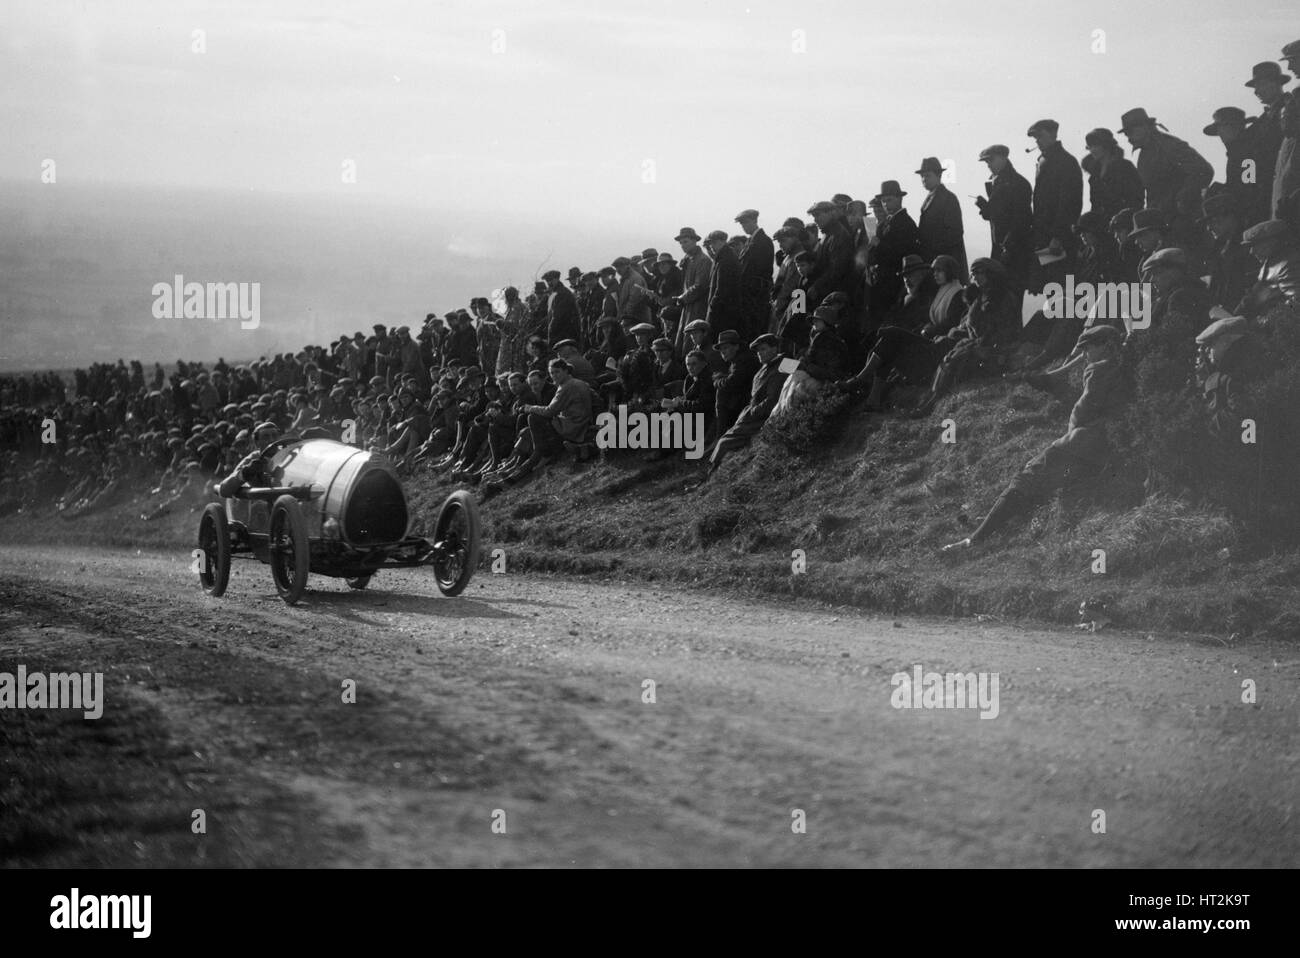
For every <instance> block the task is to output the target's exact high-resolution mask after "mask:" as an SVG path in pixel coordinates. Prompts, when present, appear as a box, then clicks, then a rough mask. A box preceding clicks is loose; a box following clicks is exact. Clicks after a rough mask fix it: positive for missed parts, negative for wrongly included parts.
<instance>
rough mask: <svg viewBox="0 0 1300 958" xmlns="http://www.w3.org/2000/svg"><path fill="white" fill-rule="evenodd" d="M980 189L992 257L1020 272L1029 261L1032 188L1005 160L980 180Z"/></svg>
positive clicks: (1031, 254) (1014, 271)
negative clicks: (994, 173)
mask: <svg viewBox="0 0 1300 958" xmlns="http://www.w3.org/2000/svg"><path fill="white" fill-rule="evenodd" d="M984 192H985V193H987V194H988V201H987V202H985V203H982V204H979V206H980V216H982V217H984V219H986V220H988V221H989V236H990V239H991V240H992V243H993V247H992V255H993V258H994V259H996V260H997V261H998V262H999V263H1001V264H1002V265H1003V266H1005V267H1007V271H1008V272H1009V273H1011V274H1012V275H1013V276H1023V275H1025V273H1026V272H1027V270H1028V269H1029V268H1030V267H1031V266H1032V265H1033V256H1034V236H1033V231H1034V211H1033V205H1032V204H1033V197H1034V188H1033V187H1032V186H1030V185H1029V181H1028V180H1027V179H1025V178H1024V177H1023V176H1021V175H1020V173H1019V172H1018V171H1017V170H1016V168H1015V167H1014V166H1011V165H1010V164H1007V167H1006V169H1004V170H1003V171H1002V172H1001V173H999V174H998V175H997V176H994V177H991V178H990V179H989V181H988V182H987V183H985V184H984ZM954 278H957V279H960V278H961V277H954Z"/></svg>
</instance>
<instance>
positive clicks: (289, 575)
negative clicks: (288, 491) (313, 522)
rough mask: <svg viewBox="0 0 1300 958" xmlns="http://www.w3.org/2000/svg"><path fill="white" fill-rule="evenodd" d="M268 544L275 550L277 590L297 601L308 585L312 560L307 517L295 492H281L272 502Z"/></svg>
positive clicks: (273, 572)
mask: <svg viewBox="0 0 1300 958" xmlns="http://www.w3.org/2000/svg"><path fill="white" fill-rule="evenodd" d="M267 546H268V548H269V550H270V553H271V578H272V579H274V580H275V591H276V592H278V593H279V594H280V598H281V599H283V600H284V601H285V602H286V603H288V604H289V605H293V604H294V603H295V602H297V601H298V600H299V599H301V598H302V594H303V592H304V591H306V589H307V574H308V572H309V570H310V563H311V543H310V542H308V540H307V520H306V519H304V518H303V515H302V509H301V507H300V506H299V505H298V500H297V499H295V498H294V497H293V496H288V495H285V496H281V497H280V498H278V499H276V500H275V504H274V505H272V506H271V524H270V526H269V529H268V541H267Z"/></svg>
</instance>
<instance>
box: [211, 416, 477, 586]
mask: <svg viewBox="0 0 1300 958" xmlns="http://www.w3.org/2000/svg"><path fill="white" fill-rule="evenodd" d="M261 454H262V462H263V463H264V464H265V465H264V470H263V474H264V475H265V476H266V477H267V480H268V481H267V484H266V485H257V486H251V485H249V484H247V483H245V484H244V485H243V486H241V487H240V488H239V489H238V491H237V492H236V493H235V494H234V495H233V496H231V497H229V498H223V500H222V501H221V502H219V503H218V502H213V503H209V504H208V506H207V507H206V508H205V509H204V510H203V516H202V518H201V519H200V520H199V541H198V546H199V549H200V550H201V551H202V552H203V555H202V556H201V557H197V558H199V560H200V565H199V569H200V571H199V584H200V585H201V586H202V587H203V590H204V591H205V592H207V593H208V594H209V595H212V596H219V595H221V594H223V593H224V592H225V591H226V585H227V583H228V582H229V580H230V560H231V559H232V558H233V557H236V556H242V557H254V558H257V559H260V560H261V561H262V562H265V563H267V564H268V565H270V567H271V577H272V578H273V579H274V580H275V588H276V591H277V592H279V594H280V598H282V599H284V601H285V602H287V603H289V604H290V605H292V604H293V603H295V602H297V601H298V599H299V598H301V597H302V594H303V590H304V589H305V588H306V587H307V576H308V574H309V573H312V572H314V573H316V574H317V575H327V576H335V577H337V578H342V579H346V580H347V583H348V585H349V586H351V587H352V588H353V589H364V588H365V587H366V585H367V584H368V583H369V582H370V577H371V576H372V575H374V574H375V572H377V571H378V570H379V569H395V568H408V567H411V566H420V565H431V566H433V572H434V578H435V581H436V582H437V584H438V588H439V589H440V590H441V591H442V593H443V594H444V595H458V594H460V593H461V592H462V591H463V590H464V588H465V586H467V585H468V584H469V580H470V578H471V577H472V576H473V575H474V570H475V568H476V567H477V566H478V559H479V544H480V543H479V538H480V533H479V516H478V507H477V505H476V504H475V502H474V498H473V496H471V495H470V494H469V493H468V492H465V491H463V490H461V491H457V492H453V493H452V494H451V495H450V496H448V497H447V499H446V500H445V501H444V502H443V504H442V508H441V509H440V510H439V512H438V519H437V522H436V523H435V524H434V532H433V537H432V539H425V538H423V537H421V536H414V535H408V534H407V529H408V527H409V525H410V516H409V514H408V512H407V508H406V494H405V492H404V491H403V490H402V484H401V482H400V480H399V479H398V478H397V475H396V473H395V472H394V471H393V468H392V466H391V464H390V463H389V462H388V461H387V460H386V459H384V458H383V457H382V456H379V455H378V454H376V453H371V452H367V451H365V450H363V449H358V448H357V447H355V446H349V445H345V444H344V443H341V442H336V441H334V440H333V439H300V438H295V437H285V438H282V439H278V440H276V441H275V442H273V443H271V444H270V445H268V446H267V447H266V448H264V449H263V450H262V453H261Z"/></svg>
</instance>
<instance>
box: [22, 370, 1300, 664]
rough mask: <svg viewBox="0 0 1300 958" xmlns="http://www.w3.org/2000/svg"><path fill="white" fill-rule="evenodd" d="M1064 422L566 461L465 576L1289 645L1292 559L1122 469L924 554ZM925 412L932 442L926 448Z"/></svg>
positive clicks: (1009, 411) (854, 413)
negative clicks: (956, 546)
mask: <svg viewBox="0 0 1300 958" xmlns="http://www.w3.org/2000/svg"><path fill="white" fill-rule="evenodd" d="M1068 414H1069V407H1068V405H1067V404H1065V403H1063V402H1061V401H1057V400H1052V399H1048V398H1046V397H1044V395H1043V394H1042V393H1038V392H1035V391H1033V390H1031V389H1029V388H1028V387H1026V386H1023V385H1014V386H1013V385H1009V384H992V385H986V386H984V387H982V388H980V389H978V390H963V391H960V392H958V393H957V394H955V395H953V396H951V397H949V398H948V399H947V400H945V401H944V402H943V403H942V404H941V405H940V406H939V409H938V411H937V412H936V414H935V415H934V416H933V417H931V418H930V419H927V420H924V421H919V422H913V421H909V420H903V419H898V418H893V417H886V416H879V415H876V416H872V415H868V414H866V413H863V412H861V411H860V410H857V409H854V408H852V407H849V408H847V409H845V410H843V411H842V414H841V411H840V410H839V409H837V408H836V407H835V406H834V405H823V406H821V407H818V408H816V409H813V410H810V411H809V413H808V415H807V416H805V417H804V419H803V420H802V421H799V422H796V423H794V424H792V425H791V426H790V427H789V428H787V429H785V430H782V431H780V432H779V433H777V434H775V435H772V436H768V435H767V434H766V433H765V434H764V436H763V437H761V438H760V440H759V441H757V442H756V443H755V444H754V445H753V446H752V447H751V448H750V449H749V450H746V451H744V452H741V453H738V454H737V455H735V456H733V457H732V458H731V459H730V460H728V461H727V462H726V463H725V464H724V465H723V467H722V469H721V470H720V471H719V472H718V473H717V474H716V475H715V476H714V477H713V479H712V480H710V482H709V483H707V484H706V485H705V486H704V487H703V488H702V489H701V490H700V491H698V492H688V491H686V487H687V486H688V485H690V484H692V483H693V482H695V481H697V480H698V472H697V471H696V470H695V468H694V467H693V466H688V465H687V464H684V463H682V462H672V461H667V462H659V463H647V462H644V461H642V460H641V459H640V458H639V457H638V455H637V454H634V453H614V454H612V455H610V456H609V457H608V458H606V459H605V460H603V461H599V462H595V463H592V464H588V465H577V464H574V463H572V462H571V461H568V460H566V461H564V462H562V463H561V464H559V465H557V466H554V467H552V468H551V469H549V470H548V471H546V472H545V473H543V474H540V475H538V476H535V477H533V478H532V479H530V480H528V481H526V482H525V483H523V484H521V485H519V486H516V487H512V488H507V489H506V490H505V491H504V492H502V493H501V494H500V495H498V496H495V497H493V498H491V499H488V500H486V501H484V502H483V506H482V509H483V516H484V532H485V549H484V565H483V568H482V569H481V571H480V574H490V565H491V561H492V559H491V554H492V552H493V550H494V549H498V548H499V549H502V550H504V554H505V560H506V568H507V572H521V571H530V570H532V571H545V572H551V573H561V574H565V575H572V576H590V577H593V578H618V579H627V580H636V581H645V582H656V583H664V582H672V583H677V584H681V585H683V586H688V587H689V586H699V587H714V588H716V587H723V588H727V589H730V590H733V591H739V592H742V593H747V594H752V595H754V596H756V597H765V598H773V597H780V596H785V595H798V596H806V597H810V598H815V599H819V600H824V601H826V602H830V603H834V604H846V605H854V606H861V607H865V608H869V609H875V610H880V611H884V612H913V613H926V614H935V615H951V616H970V615H993V616H998V617H1003V618H1023V619H1030V620H1038V621H1046V622H1054V623H1065V624H1073V623H1076V622H1078V621H1079V619H1080V615H1079V609H1080V604H1081V602H1084V601H1085V600H1087V601H1089V602H1090V603H1091V604H1090V606H1089V608H1090V614H1089V616H1087V618H1094V617H1095V616H1098V615H1099V616H1102V617H1103V618H1105V619H1108V620H1110V621H1111V622H1112V623H1113V626H1114V627H1116V628H1120V627H1122V628H1132V629H1147V630H1177V631H1184V630H1185V631H1198V632H1208V633H1212V634H1215V635H1218V636H1220V637H1222V638H1224V639H1225V640H1226V639H1228V638H1229V637H1230V636H1232V635H1234V634H1235V635H1239V636H1246V635H1251V634H1261V633H1267V634H1272V635H1279V636H1283V637H1288V638H1293V637H1296V636H1300V592H1297V590H1296V589H1295V585H1294V584H1295V583H1296V582H1297V581H1300V550H1296V549H1294V548H1292V549H1286V548H1284V547H1282V546H1280V545H1279V544H1278V543H1277V542H1269V541H1268V540H1266V539H1264V538H1261V537H1260V536H1258V535H1257V534H1254V533H1251V532H1250V531H1249V530H1248V527H1247V526H1246V525H1244V524H1243V523H1241V522H1240V521H1239V520H1237V519H1234V518H1231V517H1230V516H1229V515H1228V514H1227V513H1226V512H1225V511H1223V510H1221V509H1218V508H1216V507H1214V506H1212V505H1209V504H1206V503H1203V502H1201V503H1198V502H1195V501H1192V500H1191V499H1190V498H1187V497H1183V496H1176V495H1173V494H1170V493H1162V492H1151V493H1148V492H1147V491H1145V490H1144V489H1143V486H1142V484H1141V483H1140V482H1135V481H1134V480H1133V479H1132V477H1131V473H1132V470H1129V469H1126V468H1124V467H1125V463H1123V462H1117V463H1116V464H1115V467H1114V468H1113V469H1111V470H1109V472H1108V475H1107V476H1106V477H1105V478H1104V479H1103V480H1102V481H1099V482H1098V483H1096V484H1095V485H1094V486H1092V487H1090V488H1087V489H1085V490H1083V491H1082V492H1079V493H1077V494H1071V495H1063V496H1060V497H1058V498H1056V499H1055V500H1053V501H1051V502H1049V503H1048V504H1046V505H1044V506H1042V507H1040V508H1039V509H1038V510H1037V511H1036V512H1035V513H1034V515H1033V516H1032V518H1031V519H1029V520H1028V521H1027V522H1021V523H1017V524H1013V525H1012V526H1011V527H1010V528H1009V529H1008V530H1007V531H1006V532H1004V533H1003V534H1001V535H999V536H996V537H994V538H993V539H991V540H989V541H988V543H987V544H985V545H983V546H981V547H978V548H976V549H973V550H968V551H966V552H963V553H960V554H957V555H952V556H941V555H940V554H939V547H940V546H941V545H942V544H943V543H945V542H949V541H951V540H953V539H954V538H959V537H960V536H962V535H964V534H965V533H966V532H968V531H969V530H970V529H971V528H973V526H974V524H975V523H977V522H978V521H979V518H980V517H981V516H982V515H983V513H984V512H985V511H986V510H987V509H988V508H989V506H990V505H991V504H992V502H993V500H994V499H995V498H996V496H997V494H998V493H999V492H1000V491H1001V489H1002V488H1003V486H1004V485H1005V484H1006V482H1007V481H1008V480H1009V479H1010V478H1011V476H1012V475H1014V474H1015V472H1016V471H1017V470H1018V469H1019V468H1020V467H1021V466H1022V465H1023V464H1024V463H1025V462H1026V461H1028V460H1029V459H1030V458H1031V457H1032V456H1033V455H1034V454H1035V453H1036V452H1037V451H1038V450H1039V449H1041V448H1042V447H1043V446H1044V445H1045V444H1046V443H1048V442H1050V441H1051V440H1052V439H1053V438H1054V437H1055V436H1057V435H1059V433H1060V431H1061V428H1062V424H1063V423H1064V422H1065V420H1066V418H1067V417H1068ZM945 420H951V421H952V424H953V425H954V426H955V437H954V438H955V441H953V442H943V441H941V439H942V436H941V434H942V432H943V425H942V424H943V422H944V421H945ZM810 435H816V436H817V437H818V441H817V442H809V441H808V437H809V436H810ZM453 487H454V486H453V485H452V484H451V483H449V482H448V481H446V480H445V479H443V478H441V477H440V476H437V475H431V474H428V473H423V474H421V475H419V476H417V477H416V478H414V479H413V480H408V482H407V488H408V494H409V497H410V499H411V503H412V508H413V510H414V512H415V514H416V530H417V531H427V529H428V528H429V527H430V526H431V524H432V519H433V516H434V515H435V513H436V509H437V506H438V504H440V503H441V501H442V499H443V498H444V497H445V496H446V494H447V493H448V492H449V491H450V490H451V489H452V488H453ZM201 503H202V500H201V498H199V497H195V498H194V499H193V501H190V502H182V503H178V504H176V505H175V506H174V507H173V509H172V511H171V512H170V513H169V514H168V515H165V516H163V517H161V518H160V519H157V520H154V521H152V522H144V521H142V520H141V519H140V515H141V513H142V512H145V511H147V509H148V507H149V506H150V505H151V503H150V502H149V500H148V497H147V496H143V495H140V496H129V495H127V496H122V497H121V498H120V499H119V500H118V501H117V502H115V503H113V504H110V505H109V506H107V507H105V508H104V509H101V510H99V511H98V512H96V513H95V514H92V515H89V516H84V517H80V518H77V519H71V520H64V519H62V518H59V517H58V516H57V515H56V514H54V513H53V511H52V510H49V511H45V510H39V509H38V510H36V511H35V512H34V513H29V514H26V515H10V516H6V517H4V518H3V519H2V520H0V537H3V538H4V539H5V540H6V541H31V542H42V543H63V544H91V545H97V546H100V547H106V548H113V549H135V548H144V549H172V548H175V549H183V550H186V551H188V549H189V548H191V543H192V540H193V537H194V534H195V527H196V524H197V518H198V511H199V509H200V508H201ZM795 550H802V552H803V556H804V562H805V564H806V571H805V572H803V573H801V574H796V573H794V572H793V571H792V564H793V563H794V561H795V560H794V559H793V558H792V556H793V554H794V552H795ZM1095 550H1104V552H1105V572H1104V573H1101V572H1097V571H1094V566H1095V565H1096V557H1095Z"/></svg>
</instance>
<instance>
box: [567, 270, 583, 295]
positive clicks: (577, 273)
mask: <svg viewBox="0 0 1300 958" xmlns="http://www.w3.org/2000/svg"><path fill="white" fill-rule="evenodd" d="M566 279H567V280H568V282H569V291H570V292H571V293H573V298H574V299H577V298H578V291H579V290H580V289H582V270H581V268H579V267H577V266H570V267H569V273H568V276H567V277H566Z"/></svg>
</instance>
